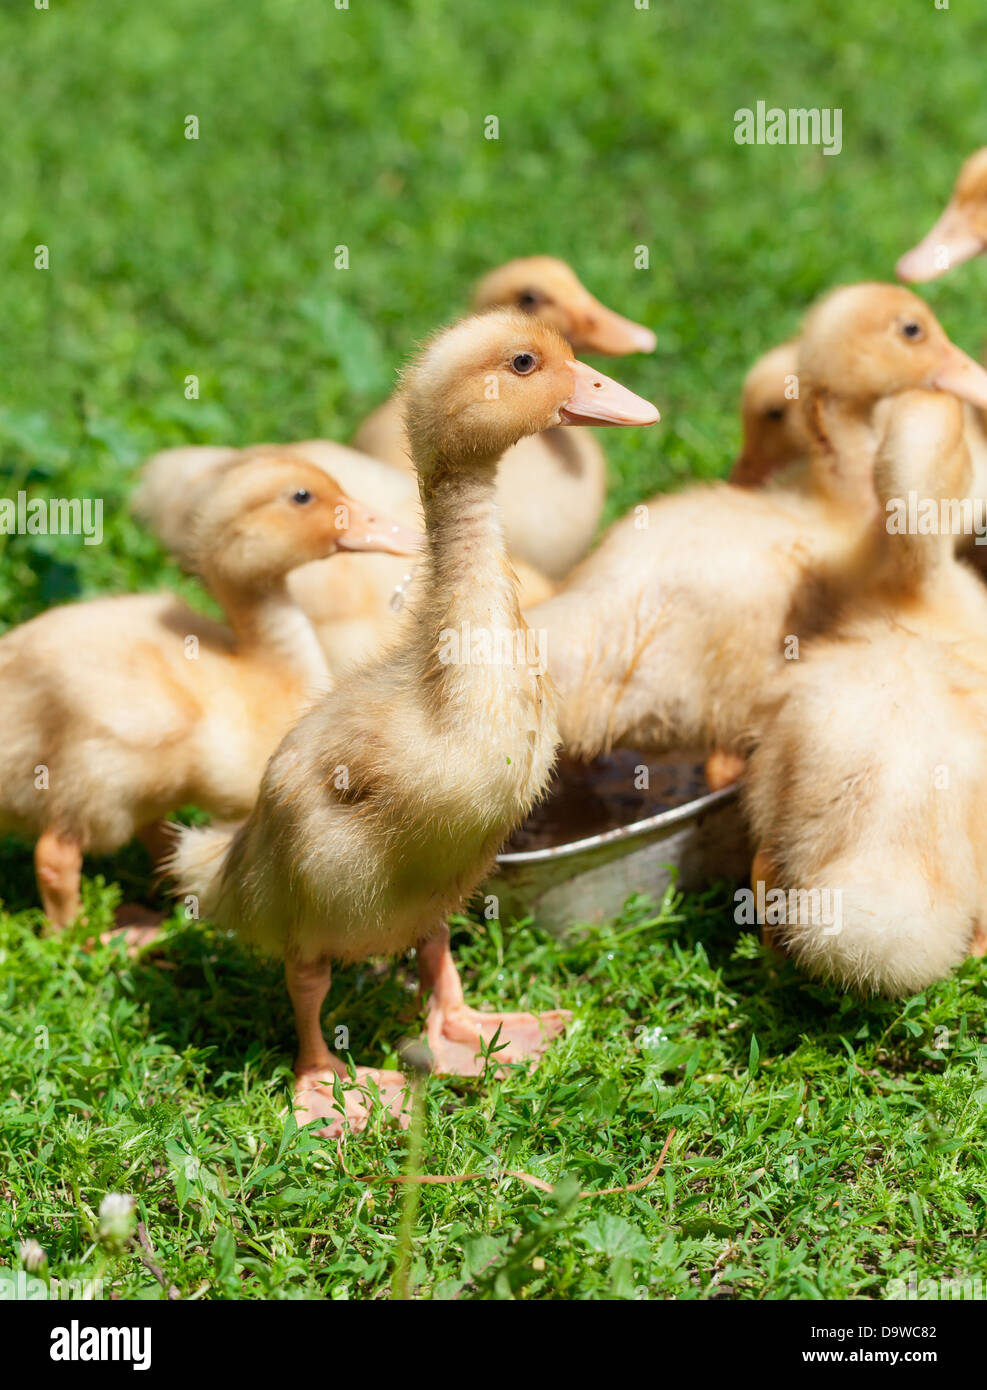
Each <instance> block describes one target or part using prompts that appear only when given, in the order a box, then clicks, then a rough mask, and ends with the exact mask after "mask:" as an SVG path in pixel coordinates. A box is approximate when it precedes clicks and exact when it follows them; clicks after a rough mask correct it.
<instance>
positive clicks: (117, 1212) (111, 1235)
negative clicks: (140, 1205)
mask: <svg viewBox="0 0 987 1390" xmlns="http://www.w3.org/2000/svg"><path fill="white" fill-rule="evenodd" d="M136 1205H137V1202H136V1199H135V1198H133V1197H125V1196H124V1195H123V1194H122V1193H120V1192H108V1193H107V1194H106V1196H105V1197H104V1198H103V1200H102V1201H101V1202H100V1204H99V1239H100V1241H102V1242H103V1243H104V1244H105V1245H110V1246H116V1247H118V1248H120V1247H123V1246H125V1245H126V1244H127V1242H128V1241H129V1240H130V1237H131V1235H132V1234H133V1230H134V1207H135V1206H136Z"/></svg>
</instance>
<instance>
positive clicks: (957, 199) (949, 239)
mask: <svg viewBox="0 0 987 1390" xmlns="http://www.w3.org/2000/svg"><path fill="white" fill-rule="evenodd" d="M981 251H987V148H985V149H982V150H977V152H976V154H972V155H971V156H970V158H969V159H968V160H967V161H966V163H965V164H964V165H963V167H962V169H961V170H960V173H959V178H958V179H957V180H956V184H955V186H954V188H953V196H952V197H951V198H950V200H949V202H948V203H947V204H946V207H945V209H944V211H943V214H942V216H941V217H940V218H939V221H938V222H937V223H936V225H935V226H934V227H933V228H932V230H931V231H930V232H928V233H927V234H926V235H925V236H924V237H923V238H922V240H921V241H920V242H919V243H918V245H917V246H913V247H912V249H911V250H910V251H908V252H906V254H905V255H904V256H902V258H901V260H900V261H899V262H898V265H897V272H898V276H899V277H900V279H902V280H935V279H936V277H937V276H939V275H944V274H945V273H946V271H947V270H952V268H953V266H955V265H962V264H963V262H964V261H968V260H970V259H971V258H972V257H973V256H979V254H980V253H981Z"/></svg>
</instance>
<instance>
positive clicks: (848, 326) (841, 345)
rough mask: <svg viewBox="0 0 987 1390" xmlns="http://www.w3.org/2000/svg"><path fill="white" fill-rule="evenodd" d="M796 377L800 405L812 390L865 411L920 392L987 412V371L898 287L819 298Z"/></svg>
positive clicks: (861, 288)
mask: <svg viewBox="0 0 987 1390" xmlns="http://www.w3.org/2000/svg"><path fill="white" fill-rule="evenodd" d="M798 372H799V381H800V386H801V389H802V395H803V399H804V397H805V395H806V394H807V393H809V392H813V391H815V392H818V393H821V394H823V395H827V396H831V397H838V398H842V399H844V400H846V401H849V402H852V403H853V404H855V405H857V406H859V407H860V408H861V409H868V408H870V407H871V406H873V405H874V403H876V402H877V401H878V400H880V399H881V397H883V396H894V395H897V394H899V392H901V391H909V390H914V389H922V390H928V391H949V392H952V394H953V395H955V396H959V397H961V399H963V400H967V401H969V402H970V403H971V404H972V405H978V406H982V407H987V372H985V371H984V369H983V368H982V367H981V366H979V365H978V364H977V363H976V362H974V360H973V359H972V358H971V357H968V356H967V355H966V353H965V352H961V351H960V349H959V348H958V347H955V346H954V345H953V344H952V343H951V342H950V341H949V339H948V338H947V337H946V334H945V333H944V331H943V329H942V327H941V326H940V324H939V321H938V319H937V318H936V316H935V314H933V312H932V310H931V309H930V308H929V306H928V305H927V304H925V303H924V302H923V301H922V300H921V299H919V298H918V297H917V296H916V295H914V294H912V292H911V291H910V290H906V289H903V288H902V287H901V286H900V285H883V284H863V285H848V286H845V287H844V288H842V289H838V290H833V291H832V293H830V294H827V295H826V296H825V297H824V298H823V299H821V300H820V301H819V302H818V303H817V304H816V305H815V306H814V307H813V308H812V309H811V310H810V312H809V314H808V316H807V318H806V320H805V326H804V329H803V332H802V338H801V341H800V346H799V354H798Z"/></svg>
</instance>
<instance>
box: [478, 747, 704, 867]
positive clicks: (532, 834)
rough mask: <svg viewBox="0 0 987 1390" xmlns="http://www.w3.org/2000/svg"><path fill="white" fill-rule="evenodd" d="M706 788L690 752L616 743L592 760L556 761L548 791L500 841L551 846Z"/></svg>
mask: <svg viewBox="0 0 987 1390" xmlns="http://www.w3.org/2000/svg"><path fill="white" fill-rule="evenodd" d="M707 791H708V788H707V786H706V779H705V777H704V776H703V764H702V762H701V761H697V759H696V758H695V756H694V755H692V754H688V753H683V754H673V755H669V756H668V757H664V758H660V759H659V758H651V759H650V760H649V759H647V758H645V757H643V756H642V755H641V754H640V753H634V752H630V751H627V750H624V749H618V750H617V751H616V752H615V753H611V754H609V755H608V756H607V757H603V758H594V759H593V761H592V762H591V763H574V762H570V761H569V760H568V759H564V760H562V761H560V762H559V765H558V767H557V768H556V773H555V777H554V779H553V781H552V785H551V788H550V789H549V794H548V796H547V797H546V798H545V800H544V801H542V802H541V803H540V805H538V806H536V807H535V809H534V811H533V813H532V814H531V815H530V816H529V817H528V819H527V820H526V821H525V823H524V825H522V826H521V827H520V828H519V829H518V830H516V831H515V832H514V834H513V835H512V836H511V838H510V840H509V841H508V843H507V845H506V846H505V852H506V853H508V854H512V853H516V852H517V851H521V850H533V849H550V848H552V847H554V846H558V845H565V844H568V843H570V842H571V841H573V840H584V839H587V838H588V837H589V836H591V835H602V834H603V833H604V832H605V831H607V830H617V829H619V828H620V827H621V826H625V825H633V824H634V823H635V822H636V821H642V820H647V819H649V818H650V817H651V816H657V815H659V814H660V813H661V812H662V811H670V810H671V809H672V808H673V807H674V806H683V805H685V804H686V803H687V802H690V801H695V800H696V799H697V798H698V797H701V796H705V795H706V793H707Z"/></svg>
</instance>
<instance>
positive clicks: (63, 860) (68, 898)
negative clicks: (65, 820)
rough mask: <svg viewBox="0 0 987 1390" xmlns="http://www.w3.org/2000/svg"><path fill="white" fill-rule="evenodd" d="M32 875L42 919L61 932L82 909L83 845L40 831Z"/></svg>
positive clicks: (71, 839)
mask: <svg viewBox="0 0 987 1390" xmlns="http://www.w3.org/2000/svg"><path fill="white" fill-rule="evenodd" d="M34 872H35V874H36V876H37V880H38V891H39V893H40V894H41V905H42V907H43V908H44V910H45V916H46V917H47V918H48V921H49V922H50V923H51V925H52V927H53V928H54V929H55V930H56V931H61V930H62V929H63V928H64V927H67V926H69V925H70V924H71V923H72V922H74V921H75V919H76V918H77V917H78V915H79V912H80V910H81V907H82V899H81V898H80V896H79V880H80V879H81V877H82V845H81V844H80V843H79V841H78V840H77V839H75V838H74V837H72V836H70V835H59V834H58V832H57V831H55V830H45V831H42V833H41V836H40V838H39V839H38V843H37V844H36V845H35V846H34Z"/></svg>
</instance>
